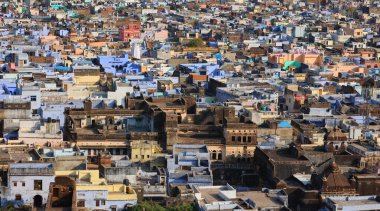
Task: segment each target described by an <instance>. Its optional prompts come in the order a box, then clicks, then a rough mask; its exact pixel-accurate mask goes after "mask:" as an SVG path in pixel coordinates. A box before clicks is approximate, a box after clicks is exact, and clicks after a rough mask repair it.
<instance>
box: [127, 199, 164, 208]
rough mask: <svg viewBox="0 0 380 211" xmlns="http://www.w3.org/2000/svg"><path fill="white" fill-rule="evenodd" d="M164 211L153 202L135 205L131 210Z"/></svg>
mask: <svg viewBox="0 0 380 211" xmlns="http://www.w3.org/2000/svg"><path fill="white" fill-rule="evenodd" d="M156 210H157V211H166V209H165V208H164V207H162V206H161V205H159V204H158V203H157V202H154V201H148V200H146V201H142V202H139V203H138V204H137V206H136V207H134V208H133V211H156Z"/></svg>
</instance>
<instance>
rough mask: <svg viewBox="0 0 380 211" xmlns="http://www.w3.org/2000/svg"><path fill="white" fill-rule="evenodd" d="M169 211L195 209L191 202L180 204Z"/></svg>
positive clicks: (191, 210)
mask: <svg viewBox="0 0 380 211" xmlns="http://www.w3.org/2000/svg"><path fill="white" fill-rule="evenodd" d="M169 210H170V211H193V210H195V209H194V207H193V206H191V204H181V205H178V206H175V207H173V208H170V209H169Z"/></svg>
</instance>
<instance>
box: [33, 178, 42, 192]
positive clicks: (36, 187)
mask: <svg viewBox="0 0 380 211" xmlns="http://www.w3.org/2000/svg"><path fill="white" fill-rule="evenodd" d="M34 190H42V180H34Z"/></svg>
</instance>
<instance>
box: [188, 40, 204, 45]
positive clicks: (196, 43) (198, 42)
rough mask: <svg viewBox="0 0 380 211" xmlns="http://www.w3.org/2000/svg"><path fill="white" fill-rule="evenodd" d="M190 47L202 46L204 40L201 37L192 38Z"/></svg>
mask: <svg viewBox="0 0 380 211" xmlns="http://www.w3.org/2000/svg"><path fill="white" fill-rule="evenodd" d="M188 46H189V47H202V46H203V40H202V39H201V38H195V39H191V40H190V41H189V44H188Z"/></svg>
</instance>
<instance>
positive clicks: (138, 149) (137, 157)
mask: <svg viewBox="0 0 380 211" xmlns="http://www.w3.org/2000/svg"><path fill="white" fill-rule="evenodd" d="M160 152H161V148H160V146H159V144H158V142H157V141H146V140H134V141H132V143H131V161H132V162H147V161H150V160H151V159H152V158H153V157H154V156H153V157H152V155H154V154H157V153H160Z"/></svg>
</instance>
